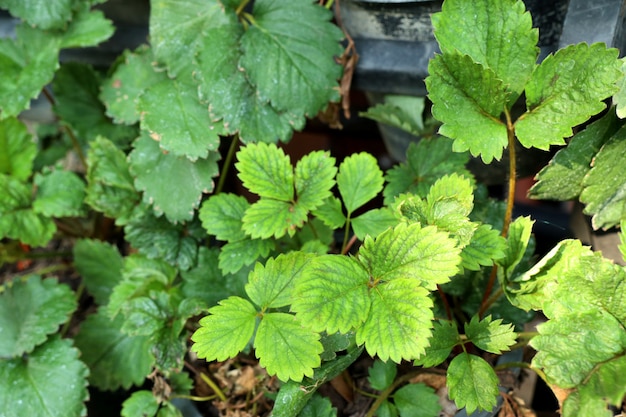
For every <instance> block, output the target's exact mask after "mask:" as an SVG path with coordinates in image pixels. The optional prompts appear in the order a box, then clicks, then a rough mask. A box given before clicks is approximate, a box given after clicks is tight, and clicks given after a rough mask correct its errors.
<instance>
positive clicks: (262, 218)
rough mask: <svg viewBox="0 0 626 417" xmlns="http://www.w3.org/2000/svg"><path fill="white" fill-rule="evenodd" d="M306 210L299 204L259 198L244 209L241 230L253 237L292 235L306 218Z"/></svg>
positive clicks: (265, 237) (264, 237)
mask: <svg viewBox="0 0 626 417" xmlns="http://www.w3.org/2000/svg"><path fill="white" fill-rule="evenodd" d="M307 216H308V212H307V210H306V209H305V208H304V207H302V206H301V205H300V204H298V203H296V204H294V203H290V202H288V201H280V200H273V199H270V198H261V199H260V200H259V201H257V202H256V203H254V204H252V206H250V208H248V209H247V210H246V214H245V215H244V216H243V230H244V232H245V233H246V234H247V235H249V236H250V237H252V238H253V239H256V238H261V239H267V238H269V237H271V236H274V237H275V238H277V239H278V238H280V237H283V236H284V235H285V233H288V234H289V236H293V235H294V234H295V233H296V231H297V229H299V228H301V227H302V225H303V224H304V222H305V221H306V220H307V218H308V217H307Z"/></svg>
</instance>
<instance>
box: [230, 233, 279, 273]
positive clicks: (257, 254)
mask: <svg viewBox="0 0 626 417" xmlns="http://www.w3.org/2000/svg"><path fill="white" fill-rule="evenodd" d="M274 247H275V243H274V241H272V240H262V239H243V240H238V241H235V242H229V243H227V244H225V245H224V246H222V248H221V250H220V255H219V268H220V270H221V271H222V272H224V273H231V274H234V273H236V272H238V271H239V270H241V268H243V267H245V266H248V265H252V264H253V263H254V262H256V261H257V260H259V259H262V258H266V257H267V255H269V253H270V251H271V250H272V249H274Z"/></svg>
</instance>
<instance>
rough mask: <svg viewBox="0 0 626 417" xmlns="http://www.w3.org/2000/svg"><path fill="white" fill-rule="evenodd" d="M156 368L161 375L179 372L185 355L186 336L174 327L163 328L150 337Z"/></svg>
mask: <svg viewBox="0 0 626 417" xmlns="http://www.w3.org/2000/svg"><path fill="white" fill-rule="evenodd" d="M183 323H184V320H183ZM150 341H151V342H152V348H151V351H152V353H153V354H154V356H155V359H156V364H155V366H156V368H157V369H159V370H160V371H161V372H163V373H169V372H180V371H181V370H182V367H183V362H184V358H185V355H186V354H187V334H186V332H185V333H183V334H180V332H179V331H178V329H176V328H175V327H168V326H164V327H161V328H160V329H159V330H158V331H157V332H156V333H154V334H152V336H151V337H150Z"/></svg>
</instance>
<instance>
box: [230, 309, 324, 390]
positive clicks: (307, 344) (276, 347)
mask: <svg viewBox="0 0 626 417" xmlns="http://www.w3.org/2000/svg"><path fill="white" fill-rule="evenodd" d="M229 334H230V336H229V337H232V328H231V329H230V331H229ZM319 339H320V335H319V334H318V333H315V332H313V331H311V330H308V329H307V328H306V327H304V326H303V325H302V323H300V321H299V320H298V319H297V318H296V317H295V316H293V315H291V314H286V313H266V314H264V315H263V318H262V319H261V323H260V324H259V327H258V329H257V332H256V337H255V339H254V348H255V349H256V352H255V354H256V356H257V357H258V358H259V363H260V365H261V366H263V367H264V368H265V369H266V370H267V373H268V374H270V375H276V376H277V377H278V379H280V380H281V381H287V380H290V379H291V380H293V381H298V382H299V381H302V378H303V377H304V376H308V377H312V376H313V369H314V368H317V367H319V366H320V364H321V359H320V354H321V353H322V352H323V350H324V347H323V346H322V344H321V343H320V341H319Z"/></svg>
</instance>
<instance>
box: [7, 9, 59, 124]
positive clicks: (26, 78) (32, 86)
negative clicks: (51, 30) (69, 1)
mask: <svg viewBox="0 0 626 417" xmlns="http://www.w3.org/2000/svg"><path fill="white" fill-rule="evenodd" d="M15 3H20V2H19V1H15ZM29 9H30V8H27V9H26V10H29ZM15 32H16V38H15V39H9V38H5V39H0V64H1V65H2V79H1V80H0V103H2V104H1V105H0V110H1V112H0V118H3V119H4V118H7V117H11V116H17V115H19V114H20V113H21V112H22V110H26V109H27V108H29V106H30V101H31V99H34V98H35V97H37V96H38V95H39V93H40V92H41V90H42V89H43V87H44V86H45V85H46V84H48V83H49V82H50V81H52V78H53V77H54V71H55V70H56V69H57V68H58V67H59V49H60V39H59V38H58V37H56V36H50V34H48V33H45V32H43V31H41V30H38V29H35V28H32V27H30V26H29V25H27V24H25V23H23V24H21V25H19V26H18V27H17V28H16V29H15Z"/></svg>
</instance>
